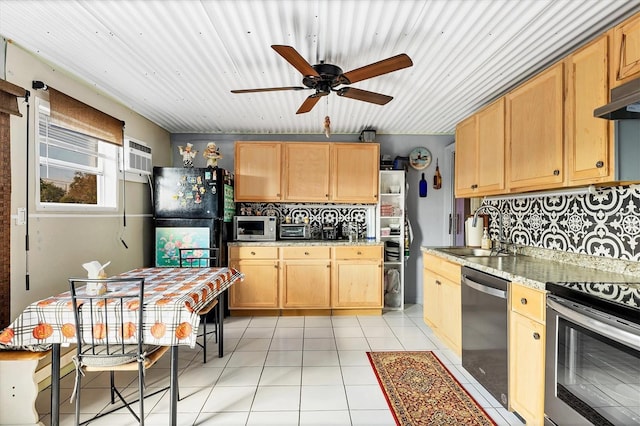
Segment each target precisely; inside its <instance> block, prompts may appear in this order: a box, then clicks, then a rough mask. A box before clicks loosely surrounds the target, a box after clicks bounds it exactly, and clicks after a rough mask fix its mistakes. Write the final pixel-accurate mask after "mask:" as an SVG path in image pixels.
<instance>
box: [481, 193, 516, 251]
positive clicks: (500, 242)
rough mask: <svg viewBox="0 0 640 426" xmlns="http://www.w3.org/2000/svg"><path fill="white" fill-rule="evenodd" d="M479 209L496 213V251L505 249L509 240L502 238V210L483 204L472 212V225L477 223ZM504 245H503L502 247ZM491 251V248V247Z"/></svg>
mask: <svg viewBox="0 0 640 426" xmlns="http://www.w3.org/2000/svg"><path fill="white" fill-rule="evenodd" d="M481 210H493V211H495V212H496V213H498V247H497V248H496V252H497V253H500V252H501V251H504V250H507V251H508V247H509V242H508V241H507V240H506V239H505V238H504V228H503V226H502V212H501V211H500V209H499V208H497V207H495V206H492V205H489V204H483V205H481V206H480V207H478V208H477V209H476V212H475V213H474V214H473V222H472V225H473V226H474V227H475V226H476V223H478V214H479V213H480V211H481ZM503 246H504V247H503ZM491 251H492V252H493V248H492V249H491Z"/></svg>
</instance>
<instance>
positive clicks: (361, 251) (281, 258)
mask: <svg viewBox="0 0 640 426" xmlns="http://www.w3.org/2000/svg"><path fill="white" fill-rule="evenodd" d="M229 265H230V266H231V267H233V268H236V269H238V270H239V271H240V272H242V273H243V274H244V275H245V279H244V281H242V282H240V283H237V284H236V285H234V286H232V287H231V288H230V289H229V308H230V309H231V310H232V311H233V310H236V311H242V310H244V311H245V313H247V312H257V311H265V312H266V311H273V312H274V313H276V314H277V313H278V311H280V312H281V313H282V314H285V313H284V311H286V310H289V311H290V312H293V311H294V310H305V309H308V310H320V311H325V312H327V313H331V312H332V311H333V313H336V311H340V312H342V313H344V312H347V311H350V312H354V313H359V314H364V313H367V314H381V313H382V307H383V288H382V245H375V246H374V245H366V246H351V245H350V246H329V245H327V246H297V245H291V246H288V245H282V246H268V247H266V246H230V247H229ZM290 312H289V313H290Z"/></svg>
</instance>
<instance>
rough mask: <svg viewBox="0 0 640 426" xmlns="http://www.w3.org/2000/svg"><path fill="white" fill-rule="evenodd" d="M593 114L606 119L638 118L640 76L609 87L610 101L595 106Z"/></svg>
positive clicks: (639, 110) (639, 116) (639, 112)
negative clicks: (597, 106)
mask: <svg viewBox="0 0 640 426" xmlns="http://www.w3.org/2000/svg"><path fill="white" fill-rule="evenodd" d="M593 116H594V117H600V118H606V119H607V120H633V119H635V120H638V119H640V78H638V79H635V80H632V81H630V82H628V83H625V84H623V85H621V86H618V87H616V88H613V89H611V102H609V103H608V104H606V105H604V106H601V107H600V108H596V109H595V110H594V111H593Z"/></svg>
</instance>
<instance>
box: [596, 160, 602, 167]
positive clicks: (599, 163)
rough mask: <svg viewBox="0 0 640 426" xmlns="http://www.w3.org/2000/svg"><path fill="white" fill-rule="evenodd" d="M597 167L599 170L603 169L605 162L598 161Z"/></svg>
mask: <svg viewBox="0 0 640 426" xmlns="http://www.w3.org/2000/svg"><path fill="white" fill-rule="evenodd" d="M596 167H597V168H599V169H600V168H602V167H604V161H598V162H597V163H596Z"/></svg>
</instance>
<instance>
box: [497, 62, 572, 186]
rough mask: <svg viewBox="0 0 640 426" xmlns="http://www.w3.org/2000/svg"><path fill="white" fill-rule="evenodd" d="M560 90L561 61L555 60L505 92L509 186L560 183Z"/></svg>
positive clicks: (561, 152) (561, 82) (561, 141)
mask: <svg viewBox="0 0 640 426" xmlns="http://www.w3.org/2000/svg"><path fill="white" fill-rule="evenodd" d="M563 90H564V65H563V63H558V64H556V65H553V66H552V67H550V68H548V69H547V70H545V71H544V72H542V73H540V74H538V75H537V76H535V77H533V78H532V79H530V80H529V81H527V82H526V83H524V84H523V85H522V86H520V87H518V88H517V89H515V90H514V91H513V92H511V93H509V94H507V96H506V108H507V125H506V134H507V145H508V152H509V155H508V161H507V164H508V167H509V168H508V176H509V187H510V188H511V189H512V190H538V189H549V188H557V187H559V186H562V183H563V180H564V173H563V163H564V161H563V158H564V157H563V142H564V139H563V127H564V126H563V120H564V115H563V111H564V109H563V102H564V98H563ZM514 192H515V191H514Z"/></svg>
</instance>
